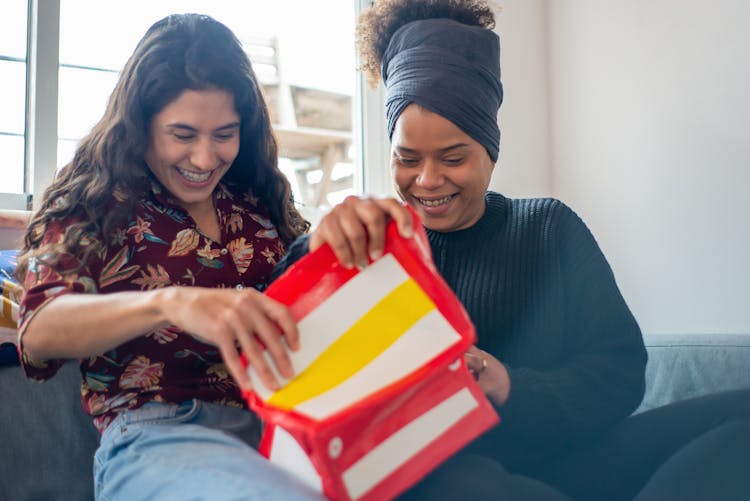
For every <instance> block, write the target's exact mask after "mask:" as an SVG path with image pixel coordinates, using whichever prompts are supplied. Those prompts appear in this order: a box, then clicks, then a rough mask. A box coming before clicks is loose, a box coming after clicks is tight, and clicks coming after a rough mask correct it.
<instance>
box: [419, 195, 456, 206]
mask: <svg viewBox="0 0 750 501" xmlns="http://www.w3.org/2000/svg"><path fill="white" fill-rule="evenodd" d="M451 198H453V195H448V196H447V197H443V198H439V199H438V200H425V199H423V198H420V199H419V201H420V202H421V203H422V205H426V206H427V207H437V206H438V205H443V204H447V203H448V202H450V201H451Z"/></svg>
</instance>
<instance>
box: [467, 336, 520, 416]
mask: <svg viewBox="0 0 750 501" xmlns="http://www.w3.org/2000/svg"><path fill="white" fill-rule="evenodd" d="M464 358H465V360H466V366H467V367H468V368H469V371H471V373H472V374H474V377H475V378H476V379H477V383H479V387H480V388H482V391H484V394H485V395H487V398H489V399H490V400H491V401H492V403H493V404H495V405H498V406H501V405H503V404H504V403H505V402H506V401H507V400H508V395H510V376H509V375H508V370H507V369H506V368H505V366H504V365H503V363H502V362H500V361H499V360H498V359H496V358H495V357H493V356H492V355H490V354H489V353H487V352H486V351H484V350H480V349H479V348H477V347H476V346H471V347H469V349H468V350H466V354H465V356H464Z"/></svg>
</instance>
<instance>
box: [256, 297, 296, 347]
mask: <svg viewBox="0 0 750 501" xmlns="http://www.w3.org/2000/svg"><path fill="white" fill-rule="evenodd" d="M259 302H260V304H261V306H262V308H263V309H264V311H265V312H266V314H267V315H268V318H270V319H271V320H272V321H273V322H275V323H276V324H277V325H278V326H279V328H280V329H281V332H282V333H283V334H284V340H285V341H286V344H287V346H289V348H290V349H291V350H292V351H297V350H299V329H298V328H297V322H295V321H294V318H293V317H292V314H291V312H290V311H289V308H287V307H286V305H284V304H283V303H280V302H278V301H276V300H274V299H272V298H270V297H268V296H264V295H263V294H259Z"/></svg>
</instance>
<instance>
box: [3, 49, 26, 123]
mask: <svg viewBox="0 0 750 501" xmlns="http://www.w3.org/2000/svg"><path fill="white" fill-rule="evenodd" d="M25 103H26V63H16V62H13V61H0V110H2V112H0V132H12V133H14V134H23V131H24V117H25V112H26V105H25Z"/></svg>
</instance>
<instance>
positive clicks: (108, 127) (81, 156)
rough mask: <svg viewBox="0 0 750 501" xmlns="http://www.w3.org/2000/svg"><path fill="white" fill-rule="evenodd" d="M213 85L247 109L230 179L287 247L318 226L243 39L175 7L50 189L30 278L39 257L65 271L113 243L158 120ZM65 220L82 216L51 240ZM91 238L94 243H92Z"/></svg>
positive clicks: (142, 187)
mask: <svg viewBox="0 0 750 501" xmlns="http://www.w3.org/2000/svg"><path fill="white" fill-rule="evenodd" d="M208 89H220V90H224V91H227V92H229V93H230V94H232V95H233V96H234V103H235V108H236V110H237V113H238V115H239V116H240V124H241V125H240V148H239V153H238V155H237V158H236V159H235V161H234V162H233V164H232V166H231V167H230V169H229V170H228V171H227V173H226V175H225V180H227V181H228V182H229V183H230V184H231V185H232V186H233V187H235V189H237V190H238V191H239V193H240V194H244V193H248V194H252V195H253V196H255V197H257V198H258V199H260V201H261V203H262V204H263V205H264V206H265V208H266V209H267V210H268V212H269V215H270V217H271V220H272V221H273V222H274V224H275V225H276V226H277V228H278V232H279V235H280V237H281V240H282V241H283V242H284V243H285V244H289V243H290V242H291V241H293V240H294V239H295V238H296V237H297V236H298V235H300V234H301V233H304V232H306V231H307V230H308V229H309V227H310V224H309V223H308V222H307V221H305V220H304V219H303V218H302V216H301V215H300V213H299V212H298V211H297V209H296V208H295V206H294V200H293V197H292V192H291V188H290V185H289V182H288V180H287V179H286V177H284V175H283V174H282V173H281V171H280V170H279V168H278V148H277V144H276V140H275V139H274V136H273V132H272V129H271V122H270V119H269V114H268V109H267V107H266V103H265V101H264V99H263V96H262V94H261V88H260V85H259V83H258V81H257V79H256V76H255V73H254V71H253V69H252V66H251V63H250V60H249V58H248V56H247V54H246V53H245V51H244V50H243V48H242V44H241V43H240V41H239V40H238V39H237V37H236V36H235V35H234V34H233V33H232V32H231V31H230V30H229V28H227V27H226V26H224V25H223V24H221V23H220V22H218V21H216V20H214V19H213V18H211V17H209V16H205V15H200V14H174V15H170V16H167V17H165V18H164V19H162V20H160V21H157V22H156V23H155V24H154V25H153V26H151V27H150V28H149V29H148V31H147V32H146V34H145V35H144V36H143V38H142V39H141V40H140V42H138V45H137V46H136V48H135V51H134V52H133V54H132V55H131V56H130V59H129V60H128V62H127V63H126V64H125V67H124V68H123V70H122V71H121V72H120V76H119V79H118V81H117V84H116V85H115V89H114V91H113V92H112V95H111V96H110V98H109V101H108V103H107V108H106V110H105V112H104V115H103V117H102V118H101V119H100V120H99V122H98V123H97V124H96V125H95V126H94V127H93V129H92V130H91V132H90V133H89V134H88V135H87V136H86V137H84V138H83V140H82V141H81V143H80V144H79V146H78V148H77V149H76V152H75V155H74V158H73V160H72V161H71V162H70V163H69V164H67V165H66V166H65V167H64V168H63V169H62V170H61V171H60V173H59V175H58V176H57V177H56V179H55V180H54V182H53V183H52V184H51V186H49V188H47V190H46V191H45V193H44V197H43V199H42V201H41V204H40V206H39V209H38V210H37V211H36V212H35V214H34V216H33V217H32V219H31V222H30V225H29V227H28V230H27V232H26V237H25V240H24V248H23V251H22V254H21V256H20V258H19V262H18V271H17V276H18V278H19V279H20V280H23V279H24V275H25V273H26V270H27V269H28V264H29V259H30V258H32V257H33V258H36V259H37V260H38V261H39V262H40V263H42V264H45V265H47V266H51V267H53V268H55V269H58V268H60V260H61V259H62V257H63V256H66V255H67V256H72V257H75V259H76V260H77V261H78V263H79V267H80V266H84V265H85V264H86V263H87V261H88V259H89V257H90V256H91V255H92V253H100V252H102V251H103V250H104V248H106V245H107V243H108V242H109V241H110V239H111V238H113V232H114V230H115V229H117V228H118V226H120V225H122V224H124V223H126V222H127V220H128V218H130V217H132V214H133V210H134V208H135V205H136V204H137V202H138V200H139V199H140V198H141V197H142V195H143V193H144V192H146V191H147V189H148V186H149V184H148V183H149V177H148V174H147V172H148V168H147V167H146V165H145V161H144V154H145V152H146V149H147V147H148V136H149V130H150V123H151V119H152V118H153V116H154V115H155V114H157V113H159V111H161V110H162V109H163V108H164V107H165V106H167V105H168V104H169V103H170V102H172V101H174V100H175V99H176V98H178V97H179V96H180V94H181V93H182V92H184V91H185V90H208ZM61 220H68V221H74V222H73V223H72V224H70V225H69V226H67V228H66V231H65V234H64V238H63V239H62V241H61V242H58V243H51V244H48V245H45V244H43V239H44V234H45V232H46V231H47V228H48V227H49V225H50V224H55V223H56V222H59V221H61ZM84 241H86V242H93V243H92V245H87V246H85V247H84V246H81V245H80V244H81V242H84ZM84 249H85V250H84ZM58 271H62V270H58Z"/></svg>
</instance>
